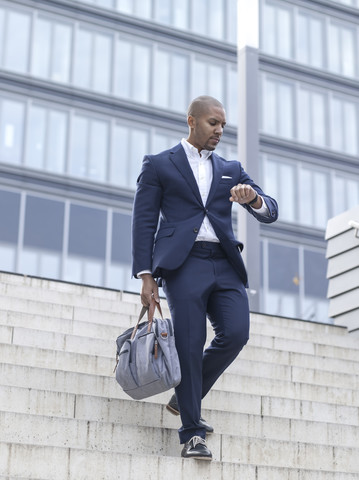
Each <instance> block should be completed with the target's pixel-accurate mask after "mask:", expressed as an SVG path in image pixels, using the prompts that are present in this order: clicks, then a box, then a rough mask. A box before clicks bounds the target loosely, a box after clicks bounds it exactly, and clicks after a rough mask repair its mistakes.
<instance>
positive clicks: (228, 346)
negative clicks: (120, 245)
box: [132, 96, 278, 460]
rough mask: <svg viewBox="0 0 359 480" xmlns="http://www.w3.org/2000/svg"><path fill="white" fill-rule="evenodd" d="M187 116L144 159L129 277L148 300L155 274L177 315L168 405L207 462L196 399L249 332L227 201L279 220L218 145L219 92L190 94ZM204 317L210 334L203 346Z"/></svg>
mask: <svg viewBox="0 0 359 480" xmlns="http://www.w3.org/2000/svg"><path fill="white" fill-rule="evenodd" d="M187 123H188V127H189V135H188V138H187V139H184V138H183V139H182V140H181V142H180V143H179V144H178V145H176V146H175V147H173V148H171V149H170V150H166V151H164V152H161V153H159V154H157V155H146V156H145V158H144V160H143V166H142V170H141V173H140V176H139V178H138V181H137V191H136V195H135V201H134V210H133V223H132V255H133V275H134V276H135V277H140V278H141V279H142V292H141V301H142V303H143V305H145V306H148V305H149V304H150V302H151V299H153V298H154V299H155V301H157V302H159V301H160V300H159V296H158V285H157V282H158V279H160V282H161V284H162V287H163V290H164V292H165V294H166V298H167V302H168V305H169V308H170V311H171V316H172V319H173V322H174V329H175V338H176V347H177V351H178V355H179V359H180V365H181V373H182V380H181V383H180V385H179V386H178V387H176V390H175V395H174V396H173V397H172V399H171V400H170V402H169V404H168V405H167V408H168V409H170V410H172V412H173V413H180V415H181V420H182V426H181V428H180V429H179V437H180V443H182V444H184V447H183V450H182V453H181V455H182V457H185V458H197V459H205V460H211V459H212V453H211V452H210V450H209V449H208V447H207V445H206V441H205V437H206V432H210V431H213V428H212V427H211V426H210V425H208V424H207V422H206V421H205V420H204V419H203V418H202V417H201V399H202V398H203V397H204V396H205V395H206V394H207V393H208V391H209V390H210V388H211V387H212V386H213V384H214V383H215V381H216V380H217V379H218V377H219V376H220V375H221V374H222V373H223V372H224V370H225V369H226V368H227V367H228V366H229V365H230V364H231V363H232V362H233V360H234V359H235V358H236V357H237V355H238V353H239V352H240V351H241V350H242V348H243V346H244V345H245V344H246V343H247V341H248V337H249V307H248V299H247V293H246V287H247V286H248V285H247V273H246V269H245V267H244V264H243V260H242V257H241V250H242V249H243V244H242V243H241V242H239V241H238V240H237V239H236V238H235V236H234V233H233V229H232V221H231V211H232V204H233V203H234V202H237V203H239V204H241V205H242V206H243V207H244V208H245V209H246V210H247V211H248V212H249V213H250V214H252V215H253V216H254V217H255V218H256V219H257V220H259V221H260V222H265V223H271V222H274V221H275V220H276V219H277V217H278V207H277V203H276V201H275V200H274V199H273V198H271V197H269V196H268V195H266V194H265V193H264V192H263V191H262V190H261V188H260V187H259V186H258V185H256V184H255V183H254V182H253V180H252V179H251V178H250V177H249V176H248V174H247V173H246V172H245V171H244V169H243V168H242V166H241V164H240V163H239V162H238V161H226V160H225V159H223V158H221V157H220V156H218V155H217V154H215V153H214V150H215V148H216V147H217V145H218V143H219V142H220V140H221V136H222V134H223V129H224V127H225V125H226V115H225V110H224V108H223V105H222V104H221V103H220V102H219V101H218V100H216V99H214V98H213V97H209V96H201V97H198V98H196V99H194V100H193V101H192V102H191V104H190V106H189V108H188V116H187ZM155 279H157V282H156V280H155ZM206 317H208V318H209V320H210V322H211V324H212V327H213V330H214V333H215V336H214V338H213V340H212V342H211V344H210V346H209V347H208V348H207V349H206V350H205V351H204V352H203V349H204V345H205V341H206Z"/></svg>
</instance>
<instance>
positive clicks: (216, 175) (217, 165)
mask: <svg viewBox="0 0 359 480" xmlns="http://www.w3.org/2000/svg"><path fill="white" fill-rule="evenodd" d="M211 160H212V167H213V180H212V185H211V189H210V191H209V194H208V198H207V202H206V205H209V203H210V201H211V200H212V198H213V196H214V194H215V192H216V190H217V187H218V183H219V181H220V179H221V178H222V169H223V167H222V164H221V162H220V161H219V159H218V156H217V154H215V153H212V156H211Z"/></svg>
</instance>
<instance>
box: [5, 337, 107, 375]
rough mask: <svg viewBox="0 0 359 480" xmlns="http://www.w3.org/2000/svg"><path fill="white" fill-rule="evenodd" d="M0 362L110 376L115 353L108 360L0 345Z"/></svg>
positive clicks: (33, 348)
mask: <svg viewBox="0 0 359 480" xmlns="http://www.w3.org/2000/svg"><path fill="white" fill-rule="evenodd" d="M1 362H2V363H7V364H13V365H18V366H21V365H26V366H31V367H38V368H50V369H52V370H54V371H55V370H65V371H68V372H71V371H72V372H78V373H89V374H93V375H108V376H111V374H112V372H113V369H114V366H115V353H114V355H113V358H110V357H99V356H94V355H86V354H81V353H72V352H63V351H61V350H49V349H42V348H35V347H25V346H22V345H6V344H0V363H1Z"/></svg>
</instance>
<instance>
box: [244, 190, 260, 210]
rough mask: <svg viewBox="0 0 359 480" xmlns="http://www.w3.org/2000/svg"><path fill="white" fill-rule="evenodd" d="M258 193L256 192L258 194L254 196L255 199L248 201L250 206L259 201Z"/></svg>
mask: <svg viewBox="0 0 359 480" xmlns="http://www.w3.org/2000/svg"><path fill="white" fill-rule="evenodd" d="M258 197H259V195H258V193H257V192H256V196H255V197H254V198H253V200H251V201H250V202H248V203H247V205H249V206H250V207H252V206H253V205H254V204H255V203H257V201H258Z"/></svg>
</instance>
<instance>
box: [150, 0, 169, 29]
mask: <svg viewBox="0 0 359 480" xmlns="http://www.w3.org/2000/svg"><path fill="white" fill-rule="evenodd" d="M154 3H155V15H154V19H155V20H156V21H157V22H160V23H166V24H168V25H170V24H171V6H172V5H171V3H172V2H171V0H155V2H154Z"/></svg>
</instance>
